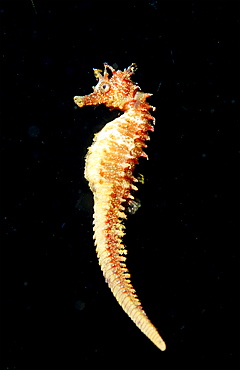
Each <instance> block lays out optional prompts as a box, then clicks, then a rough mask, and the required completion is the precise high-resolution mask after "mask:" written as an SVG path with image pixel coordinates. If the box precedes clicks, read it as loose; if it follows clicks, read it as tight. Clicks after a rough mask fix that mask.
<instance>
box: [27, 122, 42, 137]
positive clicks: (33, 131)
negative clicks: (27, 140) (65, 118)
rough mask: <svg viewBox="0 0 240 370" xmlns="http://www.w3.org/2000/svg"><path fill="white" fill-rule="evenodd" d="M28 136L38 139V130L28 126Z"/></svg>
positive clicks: (36, 127)
mask: <svg viewBox="0 0 240 370" xmlns="http://www.w3.org/2000/svg"><path fill="white" fill-rule="evenodd" d="M28 135H29V136H30V137H38V136H39V135H40V128H39V127H38V126H35V125H33V126H30V127H29V129H28Z"/></svg>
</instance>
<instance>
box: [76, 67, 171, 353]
mask: <svg viewBox="0 0 240 370" xmlns="http://www.w3.org/2000/svg"><path fill="white" fill-rule="evenodd" d="M104 67H105V68H104V73H103V75H102V74H101V72H102V71H101V70H98V69H94V74H95V77H96V78H97V80H98V83H97V85H96V86H95V87H93V93H92V94H90V95H85V96H75V97H74V101H75V103H76V104H77V105H78V106H79V107H83V106H85V105H97V104H105V105H106V106H107V107H109V108H111V109H115V108H117V109H119V110H120V111H123V112H124V113H123V114H122V115H121V116H120V117H117V118H116V119H114V120H113V121H112V122H109V123H107V124H106V125H105V126H104V128H103V129H102V130H101V131H100V132H99V133H97V134H96V135H95V136H94V139H93V144H92V145H91V147H90V148H89V149H88V153H87V156H86V166H85V178H86V179H87V180H88V181H89V186H90V189H91V190H92V192H93V195H94V239H95V244H96V251H97V255H98V258H99V264H100V266H101V269H102V271H103V275H104V277H105V279H106V282H107V283H108V285H109V287H110V289H111V291H112V293H113V295H114V296H115V297H116V299H117V301H118V303H119V304H120V305H121V307H122V308H123V310H124V311H125V312H126V313H127V314H128V316H129V317H130V318H131V319H132V320H133V321H134V322H135V324H136V325H137V326H138V327H139V329H140V330H141V331H142V332H143V333H144V334H145V335H146V336H147V337H148V338H149V339H150V340H151V341H152V342H153V343H154V344H155V345H156V346H157V347H158V348H160V349H161V350H162V351H164V350H165V349H166V345H165V342H164V341H163V339H162V338H161V336H160V335H159V333H158V331H157V329H156V328H155V326H154V325H153V324H152V323H151V321H150V320H149V319H148V317H147V315H146V313H145V312H144V310H143V309H142V307H141V303H140V301H139V299H138V297H137V295H136V292H135V290H134V289H133V287H132V284H131V281H130V274H129V272H128V269H127V267H126V264H125V260H126V257H125V256H124V255H126V254H127V251H126V249H125V246H124V245H123V242H122V237H123V236H124V234H125V233H124V229H125V226H124V225H123V223H122V221H123V219H125V218H127V216H126V213H125V212H124V211H125V208H126V205H127V204H129V202H131V201H132V200H133V199H134V197H133V195H132V193H133V191H134V190H137V187H136V186H135V185H134V184H133V182H137V179H135V178H134V176H133V171H134V168H135V166H136V164H137V163H138V158H139V157H141V156H142V157H147V155H146V154H145V153H144V151H143V148H144V147H146V146H147V145H146V144H145V141H146V140H149V136H148V133H147V132H148V131H149V130H150V131H153V126H152V124H151V123H153V124H154V118H153V117H152V116H151V114H150V113H149V110H150V109H152V110H154V109H155V108H154V107H152V106H150V105H149V104H148V103H147V102H146V98H147V97H149V96H151V95H152V94H145V93H143V92H141V91H140V88H139V86H137V85H136V84H135V83H133V82H132V81H131V78H130V76H131V75H132V74H133V73H134V71H135V69H136V65H135V64H132V65H131V66H130V67H128V68H127V69H125V70H124V71H123V72H122V71H120V70H118V71H116V70H115V69H114V68H113V67H111V66H109V65H108V64H106V63H105V64H104Z"/></svg>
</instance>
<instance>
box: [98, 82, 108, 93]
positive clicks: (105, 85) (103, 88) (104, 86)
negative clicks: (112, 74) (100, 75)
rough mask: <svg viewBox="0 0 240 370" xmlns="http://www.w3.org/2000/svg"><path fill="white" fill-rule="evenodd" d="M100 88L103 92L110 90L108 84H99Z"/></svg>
mask: <svg viewBox="0 0 240 370" xmlns="http://www.w3.org/2000/svg"><path fill="white" fill-rule="evenodd" d="M100 89H101V90H102V91H103V92H108V91H109V90H110V85H108V84H106V83H104V84H102V85H101V86H100Z"/></svg>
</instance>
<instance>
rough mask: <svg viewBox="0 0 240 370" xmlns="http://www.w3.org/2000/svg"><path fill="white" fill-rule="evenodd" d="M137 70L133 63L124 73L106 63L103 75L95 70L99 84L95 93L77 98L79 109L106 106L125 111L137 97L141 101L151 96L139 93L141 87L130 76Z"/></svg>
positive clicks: (94, 89)
mask: <svg viewBox="0 0 240 370" xmlns="http://www.w3.org/2000/svg"><path fill="white" fill-rule="evenodd" d="M136 69H137V66H136V64H134V63H133V64H131V65H130V66H129V67H128V68H127V69H124V71H123V72H122V71H120V70H118V71H115V69H114V68H113V67H111V66H110V65H108V64H107V63H104V72H103V75H102V74H101V72H102V71H101V70H99V69H94V75H95V77H96V79H97V80H98V83H97V85H96V86H95V87H93V93H92V94H89V95H85V96H75V97H74V102H75V103H76V104H77V105H78V106H79V107H83V106H85V105H97V104H105V105H106V106H107V107H110V108H118V109H120V110H123V111H125V110H126V109H127V106H128V105H129V104H131V103H134V102H135V101H136V97H138V99H139V97H140V95H147V96H150V95H151V94H143V93H140V92H138V91H139V90H140V88H139V86H138V85H137V84H136V83H134V82H133V81H131V78H130V76H131V75H132V74H133V73H134V72H135V70H136ZM147 96H145V98H146V97H147ZM141 98H142V97H141Z"/></svg>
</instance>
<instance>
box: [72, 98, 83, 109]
mask: <svg viewBox="0 0 240 370" xmlns="http://www.w3.org/2000/svg"><path fill="white" fill-rule="evenodd" d="M73 100H74V103H76V104H77V105H78V106H79V107H80V108H82V107H83V106H84V101H83V96H74V98H73Z"/></svg>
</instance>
